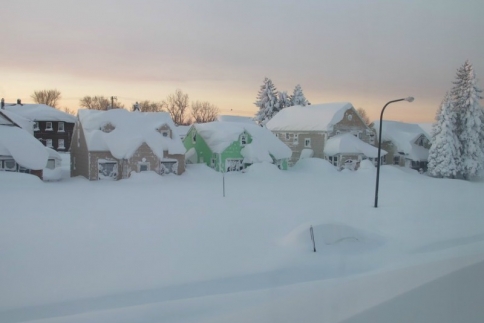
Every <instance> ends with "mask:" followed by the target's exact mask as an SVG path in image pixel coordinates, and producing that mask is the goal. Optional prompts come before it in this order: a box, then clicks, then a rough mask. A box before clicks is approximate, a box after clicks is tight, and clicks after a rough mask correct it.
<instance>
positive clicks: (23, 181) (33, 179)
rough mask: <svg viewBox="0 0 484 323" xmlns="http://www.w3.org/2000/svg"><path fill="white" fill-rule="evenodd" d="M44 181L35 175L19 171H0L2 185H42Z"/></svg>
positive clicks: (6, 186) (0, 185)
mask: <svg viewBox="0 0 484 323" xmlns="http://www.w3.org/2000/svg"><path fill="white" fill-rule="evenodd" d="M41 185H42V181H41V180H40V178H38V177H37V176H35V175H31V174H26V173H17V172H0V187H5V188H9V189H10V188H13V187H29V186H30V187H40V186H41Z"/></svg>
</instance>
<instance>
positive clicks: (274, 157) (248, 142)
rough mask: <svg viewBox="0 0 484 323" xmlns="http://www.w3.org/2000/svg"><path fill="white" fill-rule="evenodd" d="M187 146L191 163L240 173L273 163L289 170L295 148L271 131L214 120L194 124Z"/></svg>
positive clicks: (187, 137) (185, 140) (186, 156)
mask: <svg viewBox="0 0 484 323" xmlns="http://www.w3.org/2000/svg"><path fill="white" fill-rule="evenodd" d="M183 144H184V145H185V148H186V149H187V153H186V154H185V160H186V162H187V163H188V164H190V163H191V164H198V163H204V164H206V165H207V166H209V167H211V168H213V169H215V170H216V171H219V172H220V171H223V172H231V171H240V170H243V169H245V168H246V167H247V166H249V165H251V164H253V163H261V162H269V163H273V164H275V165H277V166H278V167H279V169H283V170H286V169H287V162H288V160H289V158H290V157H291V154H292V152H291V149H290V148H289V147H287V146H286V145H285V144H284V143H283V142H282V141H280V140H279V139H278V138H277V137H276V136H275V135H274V134H273V133H272V132H271V131H270V130H268V129H267V128H262V127H259V126H258V125H255V124H249V123H238V122H224V121H214V122H209V123H203V124H194V125H193V126H192V127H191V128H190V130H189V131H188V133H187V136H186V137H185V139H184V141H183Z"/></svg>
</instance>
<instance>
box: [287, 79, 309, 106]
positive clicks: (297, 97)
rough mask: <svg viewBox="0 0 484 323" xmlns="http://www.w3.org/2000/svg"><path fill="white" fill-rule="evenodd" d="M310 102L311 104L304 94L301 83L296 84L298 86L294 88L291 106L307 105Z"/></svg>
mask: <svg viewBox="0 0 484 323" xmlns="http://www.w3.org/2000/svg"><path fill="white" fill-rule="evenodd" d="M308 104H309V102H308V100H307V99H306V97H305V96H304V93H303V90H302V88H301V85H299V84H298V85H296V87H295V88H294V92H293V94H292V96H291V106H293V105H302V106H305V105H308Z"/></svg>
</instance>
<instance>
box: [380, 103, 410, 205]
mask: <svg viewBox="0 0 484 323" xmlns="http://www.w3.org/2000/svg"><path fill="white" fill-rule="evenodd" d="M413 100H414V99H413V97H411V96H409V97H408V98H404V99H398V100H393V101H390V102H387V104H385V106H384V107H383V109H382V110H381V114H380V129H379V134H378V159H377V164H376V165H377V166H376V189H375V207H378V184H379V182H380V164H381V160H380V158H381V142H382V138H381V129H382V121H383V112H385V108H386V107H387V106H388V105H389V104H390V103H395V102H399V101H407V102H413Z"/></svg>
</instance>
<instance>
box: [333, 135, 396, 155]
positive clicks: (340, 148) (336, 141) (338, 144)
mask: <svg viewBox="0 0 484 323" xmlns="http://www.w3.org/2000/svg"><path fill="white" fill-rule="evenodd" d="M324 154H325V155H327V156H334V155H336V154H364V155H365V156H367V157H371V158H377V157H378V148H376V147H374V146H372V145H370V144H367V143H366V142H364V141H361V140H360V139H358V138H356V137H355V136H354V135H352V134H350V133H345V134H341V135H336V136H334V137H331V138H330V139H328V141H327V142H326V144H325V146H324ZM386 154H387V152H386V151H385V150H383V149H382V150H381V156H385V155H386Z"/></svg>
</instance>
